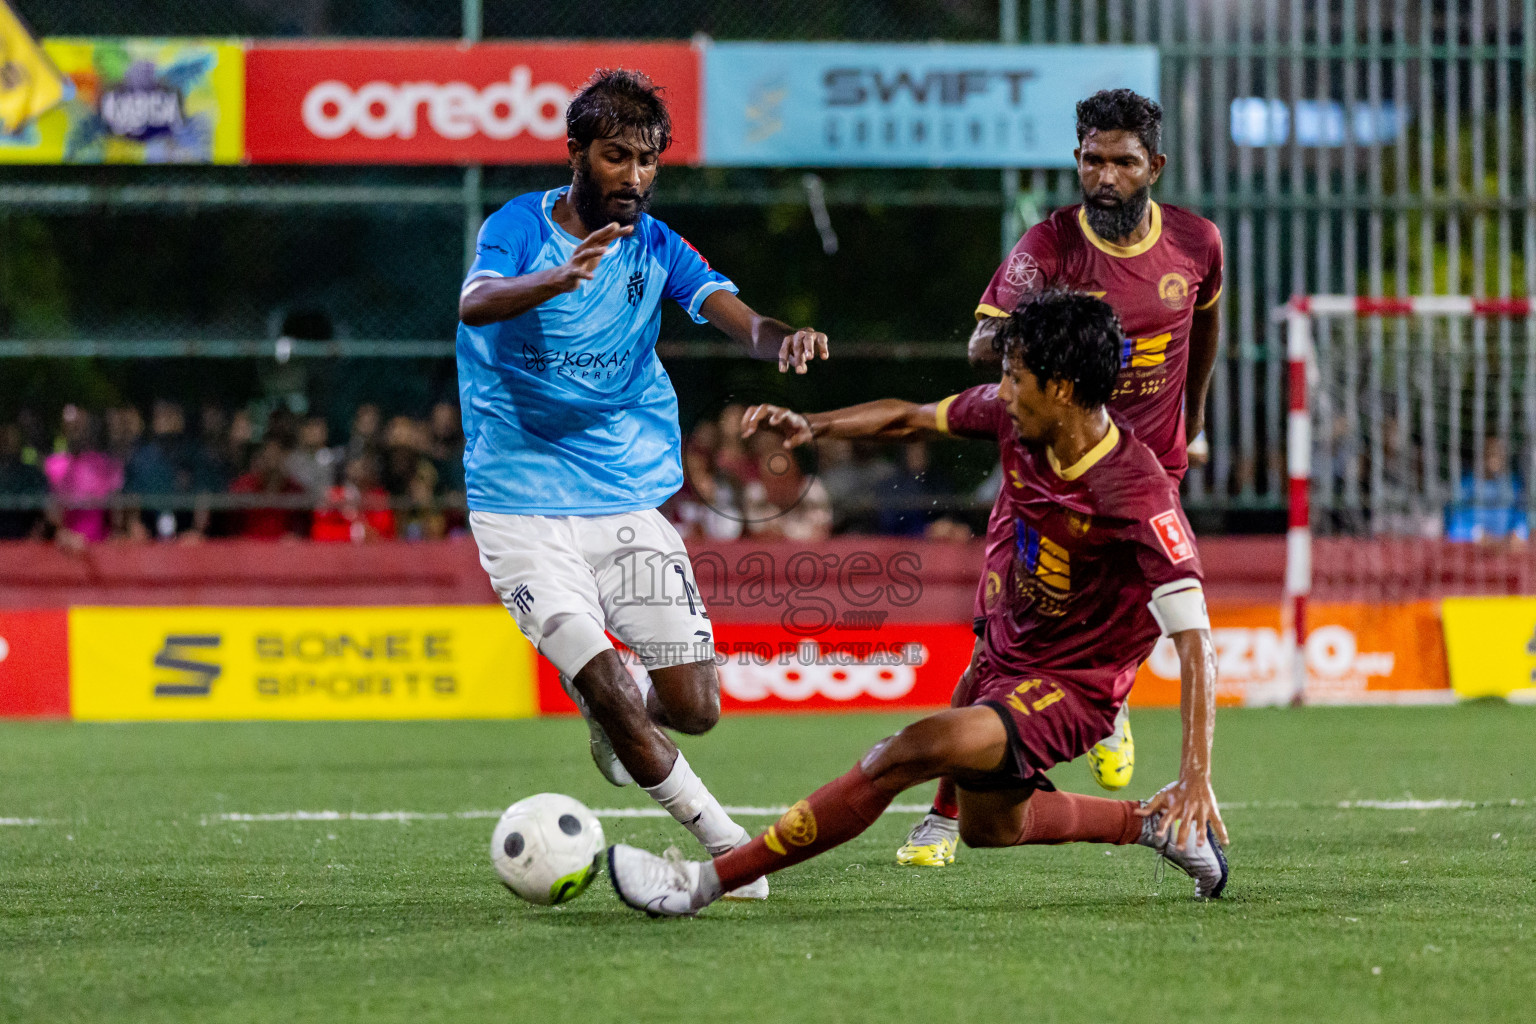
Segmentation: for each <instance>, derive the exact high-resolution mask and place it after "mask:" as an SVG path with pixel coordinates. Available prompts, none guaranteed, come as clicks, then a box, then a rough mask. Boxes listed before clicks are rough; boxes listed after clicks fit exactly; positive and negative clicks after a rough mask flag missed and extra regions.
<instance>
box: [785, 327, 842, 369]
mask: <svg viewBox="0 0 1536 1024" xmlns="http://www.w3.org/2000/svg"><path fill="white" fill-rule="evenodd" d="M817 356H820V357H821V358H822V359H830V358H831V354H830V353H829V352H828V351H827V336H826V335H825V334H822V333H821V332H820V331H818V330H816V329H815V328H813V327H802V328H800V329H799V330H798V331H796V332H795V333H794V334H791V335H790V336H789V337H787V338H785V339H784V344H782V345H780V346H779V372H780V373H783V372H785V371H786V370H788V369H789V368H790V367H791V366H793V367H794V368H795V372H796V373H804V372H805V371H806V370H808V369H809V368H810V362H811V360H812V359H815V358H816V357H817Z"/></svg>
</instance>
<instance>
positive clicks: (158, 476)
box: [0, 400, 465, 547]
mask: <svg viewBox="0 0 1536 1024" xmlns="http://www.w3.org/2000/svg"><path fill="white" fill-rule="evenodd" d="M463 454H464V438H463V433H462V431H461V428H460V425H459V411H458V408H457V407H456V406H454V405H452V404H450V403H446V402H444V403H439V404H438V405H436V406H434V407H433V408H432V410H431V412H430V414H429V415H428V416H427V417H425V418H414V417H410V416H393V417H390V418H389V419H387V420H386V419H385V418H384V417H383V416H382V415H381V413H380V411H379V408H378V407H377V406H375V405H372V404H363V405H361V406H359V407H358V408H357V410H356V412H355V414H354V415H353V417H352V422H351V429H350V431H349V433H348V435H347V437H346V438H345V440H344V441H342V442H341V443H337V444H332V443H331V437H330V425H329V423H328V422H327V421H326V419H325V418H324V417H321V416H299V415H297V414H295V413H293V412H291V411H289V410H288V409H287V408H285V407H281V406H280V407H278V408H277V409H275V410H273V411H271V412H270V413H268V414H267V415H265V416H258V415H253V413H252V412H251V411H249V410H244V409H242V410H238V411H235V412H233V413H231V412H230V411H228V410H226V409H223V408H220V407H218V406H214V405H205V406H203V407H202V408H201V409H200V410H199V411H198V415H197V422H196V425H195V427H194V426H192V425H191V424H189V422H188V416H187V413H186V410H185V409H184V408H183V407H182V406H181V405H179V404H178V403H176V402H172V401H167V400H157V401H154V402H153V403H151V405H150V407H149V409H148V417H147V422H146V417H145V415H144V412H143V411H141V410H140V409H138V408H137V407H135V406H132V405H121V406H115V407H112V408H108V409H106V410H104V411H101V412H96V411H92V410H88V409H84V408H81V407H79V406H75V405H70V406H66V407H65V408H64V410H63V412H62V414H61V415H60V417H59V420H58V422H57V423H56V424H52V425H50V424H47V423H45V422H44V421H43V420H42V419H41V418H40V417H39V416H37V415H35V414H33V413H30V412H26V411H24V412H23V413H22V414H21V415H20V416H18V417H17V418H16V420H14V421H13V422H9V423H3V424H0V539H7V540H13V539H24V538H43V537H52V538H54V539H55V540H57V541H58V542H59V543H60V544H61V545H63V546H65V547H80V546H83V545H85V544H89V543H95V542H100V541H105V540H109V539H122V540H128V541H150V540H159V541H171V540H179V541H183V542H195V541H197V540H200V539H202V538H205V537H245V538H252V539H262V540H282V539H305V538H307V539H310V540H316V541H362V540H371V539H393V538H403V539H407V540H431V539H437V538H441V537H445V536H448V535H449V534H451V533H453V532H455V531H463V530H464V529H465V514H464V511H463V507H464V468H463Z"/></svg>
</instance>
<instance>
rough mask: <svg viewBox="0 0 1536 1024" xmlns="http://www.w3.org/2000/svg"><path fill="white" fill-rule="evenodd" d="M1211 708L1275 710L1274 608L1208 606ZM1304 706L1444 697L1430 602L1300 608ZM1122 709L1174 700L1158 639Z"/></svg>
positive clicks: (1280, 681) (1167, 656) (1278, 691)
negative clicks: (1214, 704)
mask: <svg viewBox="0 0 1536 1024" xmlns="http://www.w3.org/2000/svg"><path fill="white" fill-rule="evenodd" d="M1210 611H1211V637H1212V639H1213V640H1214V641H1215V644H1216V659H1217V664H1216V670H1217V674H1218V678H1219V682H1218V685H1217V690H1216V699H1217V701H1218V703H1221V704H1243V705H1249V706H1254V705H1266V704H1284V703H1288V702H1289V701H1290V699H1291V680H1290V676H1289V673H1288V671H1287V667H1286V665H1285V660H1284V659H1285V648H1284V647H1283V646H1282V643H1281V632H1280V612H1279V609H1277V608H1276V607H1275V606H1274V605H1253V606H1227V607H1223V606H1220V605H1217V606H1214V607H1212V608H1211V610H1210ZM1307 623H1308V627H1309V628H1308V630H1307V643H1306V647H1305V648H1304V651H1303V653H1304V656H1305V658H1306V662H1307V689H1306V695H1305V697H1306V700H1307V702H1308V703H1313V704H1359V703H1416V702H1421V701H1434V700H1438V699H1443V698H1448V697H1450V691H1449V690H1448V689H1447V682H1446V670H1445V643H1444V641H1443V640H1442V637H1441V632H1440V617H1439V611H1438V609H1437V608H1436V605H1435V603H1434V602H1432V601H1419V602H1415V603H1412V604H1393V605H1368V604H1318V605H1312V606H1310V607H1309V608H1308V609H1307ZM1131 703H1132V704H1133V705H1136V706H1140V707H1146V706H1153V705H1166V706H1169V707H1173V706H1177V705H1178V703H1179V656H1178V653H1177V652H1176V651H1175V650H1174V649H1173V641H1171V640H1166V639H1165V640H1160V641H1158V644H1157V646H1156V647H1155V648H1153V650H1152V656H1151V657H1150V658H1148V659H1147V662H1146V664H1144V665H1142V667H1141V671H1140V673H1138V674H1137V677H1136V686H1135V688H1134V689H1133V690H1132V691H1131Z"/></svg>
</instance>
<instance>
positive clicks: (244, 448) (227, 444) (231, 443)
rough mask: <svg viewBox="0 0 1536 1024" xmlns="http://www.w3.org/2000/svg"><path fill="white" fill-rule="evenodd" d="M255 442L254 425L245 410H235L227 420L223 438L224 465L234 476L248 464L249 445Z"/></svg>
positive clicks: (248, 412) (241, 471)
mask: <svg viewBox="0 0 1536 1024" xmlns="http://www.w3.org/2000/svg"><path fill="white" fill-rule="evenodd" d="M255 440H256V424H255V422H254V421H253V420H252V419H251V414H250V411H249V410H247V409H239V410H236V412H235V414H234V415H233V416H231V417H230V418H229V433H228V434H227V435H226V436H225V438H224V444H223V446H222V447H223V454H224V465H225V466H226V467H227V468H228V470H229V472H230V473H232V474H234V475H235V476H239V475H240V474H241V473H244V472H245V470H246V467H247V466H248V465H249V464H250V455H251V445H252V444H253V443H254V442H255Z"/></svg>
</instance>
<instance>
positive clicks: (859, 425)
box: [741, 398, 943, 448]
mask: <svg viewBox="0 0 1536 1024" xmlns="http://www.w3.org/2000/svg"><path fill="white" fill-rule="evenodd" d="M938 410H939V404H938V403H937V402H929V403H927V404H926V405H918V404H917V403H916V402H903V401H902V400H901V399H899V398H882V399H880V400H878V401H874V402H864V403H862V404H861V405H850V406H848V407H847V408H844V409H833V410H832V411H831V412H812V413H798V412H795V411H794V410H792V409H786V408H784V407H783V406H780V405H767V404H764V405H754V406H752V407H751V408H750V409H748V410H747V411H746V412H745V413H744V414H743V415H742V417H741V436H742V437H744V438H746V437H751V436H752V435H753V434H755V433H757V431H758V430H759V428H761V429H766V430H772V431H774V432H775V433H778V434H780V435H782V436H783V438H784V447H785V448H795V447H798V446H800V445H802V444H809V443H810V442H811V441H813V440H815V439H816V438H818V437H828V438H861V437H864V438H877V439H879V440H882V441H904V440H912V439H925V438H930V437H941V436H943V432H942V431H941V430H939V411H938Z"/></svg>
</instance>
